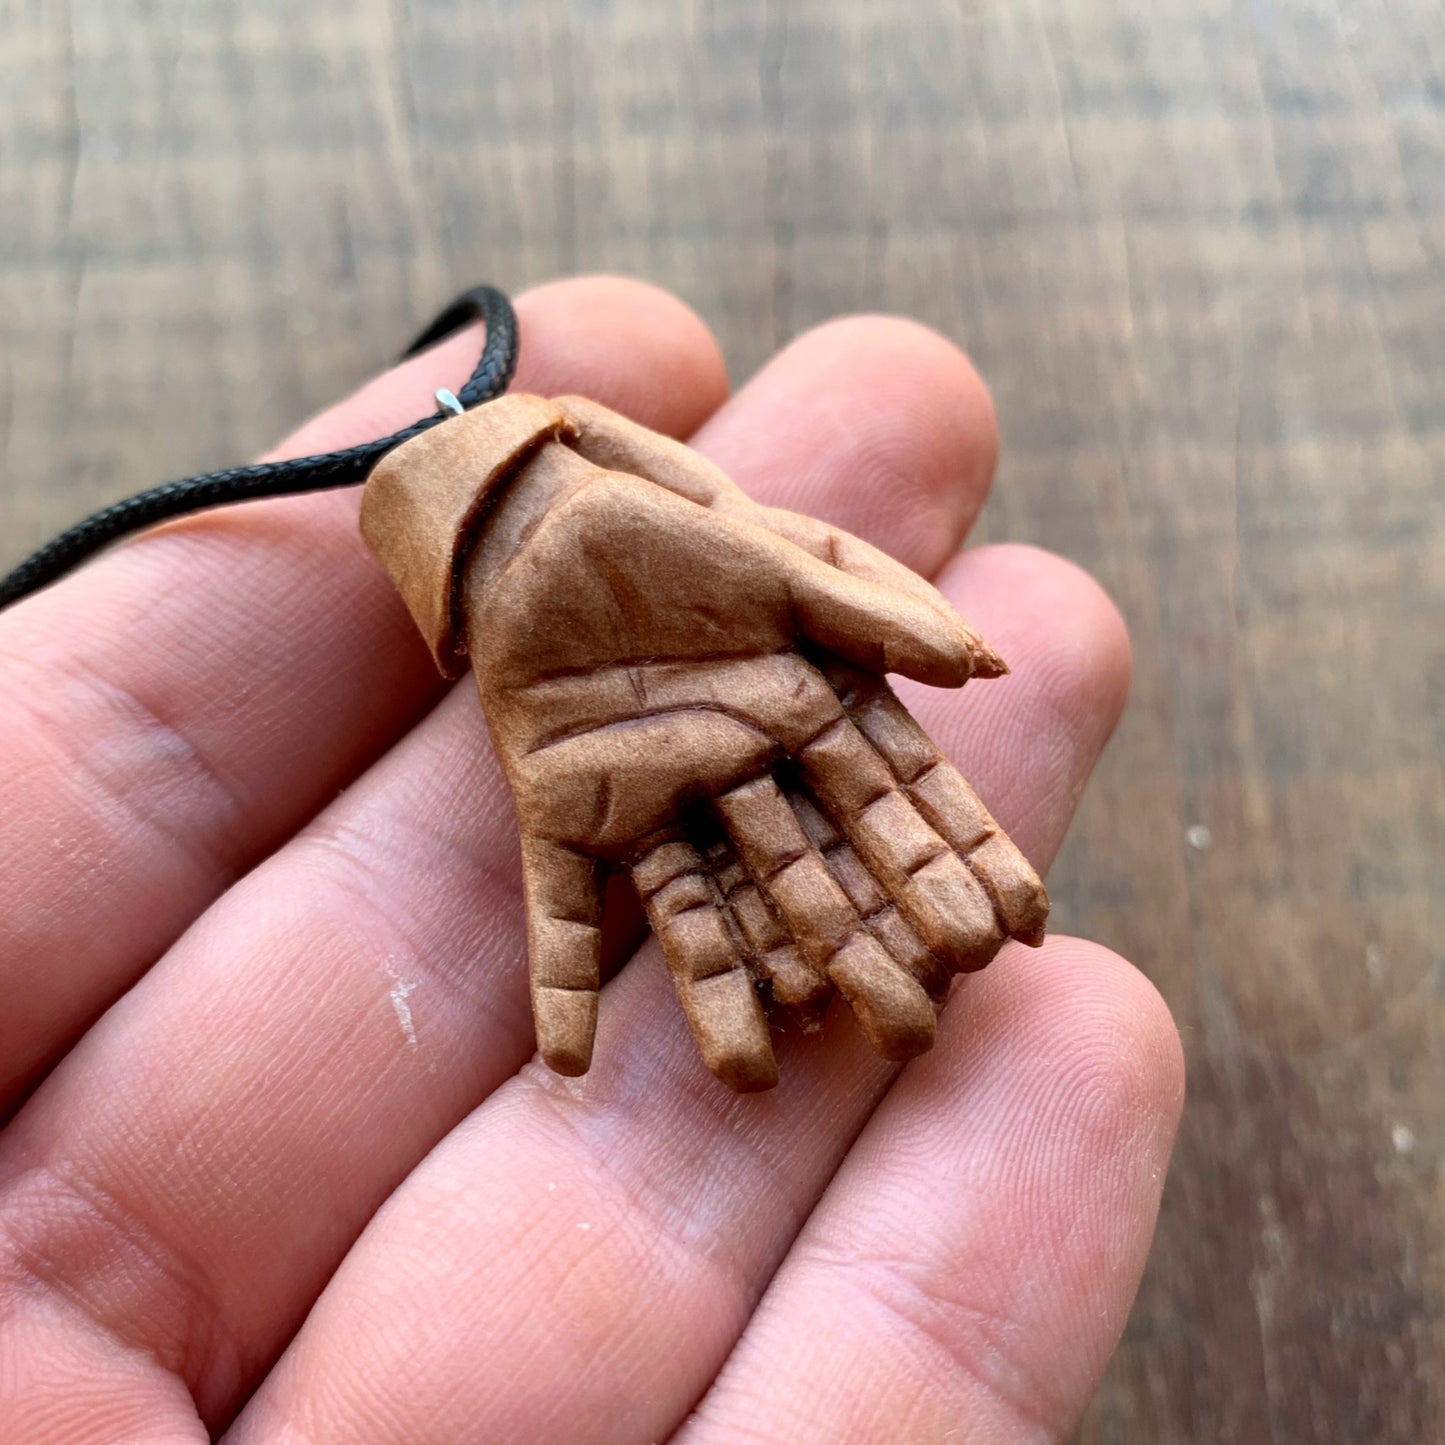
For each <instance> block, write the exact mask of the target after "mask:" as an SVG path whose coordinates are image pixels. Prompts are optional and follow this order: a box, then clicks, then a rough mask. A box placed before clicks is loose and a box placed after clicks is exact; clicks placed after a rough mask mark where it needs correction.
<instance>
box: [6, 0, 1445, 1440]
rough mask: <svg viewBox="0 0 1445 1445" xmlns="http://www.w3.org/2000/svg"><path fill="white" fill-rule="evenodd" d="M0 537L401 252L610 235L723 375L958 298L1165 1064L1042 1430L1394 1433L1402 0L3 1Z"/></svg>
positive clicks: (327, 312)
mask: <svg viewBox="0 0 1445 1445" xmlns="http://www.w3.org/2000/svg"><path fill="white" fill-rule="evenodd" d="M0 33H3V34H4V35H5V43H4V45H3V46H0V258H3V264H0V426H3V439H4V462H3V466H4V485H3V487H0V561H3V562H9V561H13V560H14V559H15V558H17V557H18V556H19V555H20V554H21V552H22V551H23V550H25V549H26V548H27V547H28V546H29V545H31V544H33V543H35V542H37V541H39V540H40V539H42V538H43V537H44V536H46V535H47V534H49V533H50V532H52V531H53V530H55V529H56V528H57V527H59V526H60V525H61V524H63V523H64V522H66V521H68V520H70V519H72V518H73V517H75V516H76V515H78V514H79V513H81V512H82V511H84V510H86V509H89V508H91V507H93V506H95V505H97V504H99V503H100V502H102V501H104V500H107V499H109V498H111V497H114V496H117V495H120V494H122V493H124V492H127V491H131V490H134V489H136V488H138V487H139V486H141V485H144V484H147V483H149V482H151V481H154V480H158V479H160V478H162V477H165V476H168V475H175V474H181V473H185V472H189V471H192V470H195V469H197V468H200V467H203V466H207V465H219V464H221V463H223V462H227V461H231V460H234V459H238V458H241V457H244V456H246V455H248V454H250V453H253V452H255V451H257V450H259V449H260V448H261V447H263V446H264V445H266V444H267V443H268V442H269V441H270V440H272V439H273V438H274V437H275V436H276V435H277V434H278V433H279V432H281V431H282V430H284V429H285V427H287V426H288V425H289V424H291V423H292V422H294V421H295V420H297V419H298V418H300V417H301V416H303V415H305V414H306V413H307V412H308V411H310V410H312V409H314V408H315V407H317V406H319V405H321V404H322V403H324V402H325V401H327V400H329V399H331V398H332V397H333V396H335V395H336V394H338V393H339V392H341V391H343V390H344V389H346V388H347V387H348V386H350V385H352V384H353V383H355V382H357V381H359V380H360V379H361V378H362V377H363V376H364V375H366V374H367V373H368V372H369V371H370V370H371V369H372V368H374V367H375V366H377V365H378V364H380V363H381V362H382V361H383V360H384V359H385V358H386V356H387V355H388V354H390V352H391V351H392V350H393V349H394V348H395V347H396V346H397V344H398V343H399V342H401V341H402V340H404V339H405V337H406V336H407V335H408V334H409V332H410V330H411V329H412V327H413V326H414V325H415V324H416V323H417V322H418V321H420V320H421V319H423V318H424V317H425V316H426V314H427V313H428V311H429V310H430V308H431V307H432V306H433V305H434V304H436V303H437V302H439V301H441V300H443V299H445V298H446V296H447V295H448V294H449V293H450V291H451V290H453V289H455V288H456V287H458V286H460V285H463V284H467V283H470V282H472V281H473V280H476V279H480V278H484V277H485V278H489V279H495V280H498V281H500V282H502V283H503V284H505V285H508V286H510V287H512V288H517V287H520V286H522V285H524V284H526V283H527V282H529V281H531V280H534V279H539V278H542V277H546V276H550V275H553V274H556V273H558V272H564V271H573V270H579V269H602V268H606V269H616V270H622V271H628V272H633V273H637V274H642V275H647V276H651V277H654V278H656V279H657V280H659V281H661V282H663V283H664V284H667V285H670V286H672V287H674V288H675V289H677V290H678V291H679V292H680V293H681V294H682V295H684V296H685V297H686V298H688V299H689V300H690V301H691V302H692V303H693V304H694V305H696V306H697V307H698V308H699V309H700V310H701V311H702V312H703V313H704V314H705V315H706V316H708V317H709V319H710V320H712V321H713V323H714V324H715V325H716V326H717V328H718V330H719V332H720V334H721V335H722V336H723V338H724V340H725V343H726V346H727V349H728V353H729V356H730V358H731V360H732V363H733V365H734V368H735V371H736V372H737V373H738V374H740V375H741V374H745V373H746V372H747V371H748V370H750V369H751V368H753V367H754V366H756V365H757V364H758V363H759V362H760V361H761V360H762V359H763V358H764V357H765V356H766V355H767V354H768V353H769V352H770V351H771V350H772V349H773V348H774V347H775V346H777V345H778V344H779V343H780V342H782V341H784V340H785V339H786V338H787V337H789V336H790V335H793V334H796V332H797V331H799V330H800V329H802V328H804V327H806V326H808V325H810V324H812V323H813V322H815V321H818V320H821V319H823V318H824V317H826V316H829V315H831V314H834V313H836V312H839V311H843V310H849V309H856V308H863V307H866V308H870V309H873V308H886V309H892V310H898V311H904V312H908V313H910V314H913V315H916V316H919V317H922V318H923V319H925V320H927V321H929V322H931V323H932V324H933V325H935V326H938V327H939V328H941V329H942V330H944V331H946V332H948V333H949V334H950V335H953V336H956V337H958V338H960V339H961V340H963V341H965V342H966V344H967V345H968V346H969V347H970V348H971V349H972V351H973V353H974V355H975V356H976V358H977V359H978V361H979V363H980V365H981V367H982V368H983V370H984V371H985V374H986V375H987V376H988V377H989V379H990V380H991V382H992V384H993V386H994V388H995V391H996V394H997V398H998V402H999V409H1000V414H1001V418H1002V423H1003V429H1004V433H1005V439H1006V453H1005V459H1004V464H1003V468H1002V472H1001V476H1000V484H999V490H998V494H997V497H996V499H995V501H994V502H993V503H992V504H991V507H990V511H989V516H988V519H987V523H986V531H987V534H988V535H989V536H992V537H995V538H999V537H1010V538H1018V539H1027V540H1030V541H1035V542H1038V543H1041V544H1043V545H1046V546H1051V547H1054V548H1056V549H1058V550H1059V551H1061V552H1064V553H1066V554H1067V555H1069V556H1071V557H1073V558H1075V559H1077V560H1078V561H1079V562H1081V563H1082V564H1083V565H1085V566H1086V567H1089V568H1090V569H1092V570H1093V571H1094V572H1095V573H1097V574H1098V575H1099V576H1100V577H1101V578H1102V579H1103V580H1104V582H1105V583H1106V584H1107V585H1108V586H1109V587H1110V588H1111V590H1112V591H1113V593H1114V595H1115V596H1116V597H1117V598H1118V600H1119V602H1120V604H1121V606H1122V607H1123V609H1124V611H1125V613H1126V615H1127V616H1128V618H1129V620H1130V623H1131V625H1132V628H1133V631H1134V636H1135V641H1136V648H1137V668H1138V682H1137V686H1136V691H1135V698H1134V703H1133V706H1132V708H1131V711H1130V714H1129V716H1128V718H1127V720H1126V722H1125V724H1124V726H1123V728H1122V730H1121V733H1120V736H1119V737H1118V739H1117V740H1116V742H1115V744H1114V746H1113V748H1112V750H1111V752H1110V753H1109V755H1108V757H1107V758H1106V760H1105V762H1104V765H1103V767H1102V769H1101V771H1100V776H1099V778H1098V781H1097V784H1096V786H1095V787H1094V789H1093V791H1092V793H1091V794H1090V795H1089V797H1088V799H1087V800H1086V802H1085V804H1084V808H1083V811H1082V814H1081V816H1080V819H1079V823H1078V826H1077V828H1076V829H1075V832H1074V835H1073V837H1072V840H1071V842H1070V843H1069V845H1068V847H1067V849H1066V851H1065V854H1064V856H1063V857H1062V858H1061V860H1060V863H1059V865H1058V869H1057V871H1056V874H1055V877H1054V880H1053V890H1054V892H1055V894H1056V896H1057V897H1058V899H1059V914H1058V916H1059V923H1060V926H1061V927H1065V928H1069V929H1072V930H1076V931H1079V932H1083V933H1087V934H1089V935H1091V936H1094V937H1096V938H1099V939H1101V940H1102V941H1104V942H1107V943H1109V944H1111V945H1112V946H1114V947H1115V948H1117V949H1119V950H1120V951H1121V952H1123V953H1125V954H1127V955H1128V956H1130V957H1131V958H1133V959H1134V960H1135V961H1136V962H1137V963H1138V964H1139V966H1140V967H1141V968H1143V969H1144V970H1145V971H1146V972H1147V973H1148V974H1149V975H1150V976H1151V977H1152V978H1154V979H1155V980H1156V982H1157V983H1158V984H1159V986H1160V988H1161V989H1162V990H1163V991H1164V993H1165V995H1166V996H1167V997H1168V999H1169V1001H1170V1003H1171V1005H1172V1006H1173V1008H1174V1010H1175V1013H1176V1016H1177V1018H1178V1020H1179V1023H1180V1026H1181V1028H1182V1030H1183V1033H1184V1038H1185V1042H1186V1047H1187V1050H1188V1053H1189V1060H1190V1073H1191V1093H1190V1103H1189V1107H1188V1112H1187V1115H1186V1120H1185V1125H1184V1131H1183V1136H1182V1139H1181V1143H1180V1148H1179V1153H1178V1157H1177V1161H1176V1164H1175V1167H1174V1171H1173V1175H1172V1178H1171V1182H1170V1186H1169V1189H1168V1193H1167V1195H1166V1200H1165V1206H1164V1212H1163V1218H1162V1222H1161V1226H1160V1233H1159V1239H1158V1243H1157V1246H1156V1249H1155V1252H1154V1257H1153V1262H1152V1264H1151V1267H1150V1270H1149V1274H1148V1277H1147V1279H1146V1281H1145V1284H1144V1288H1143V1291H1142V1293H1141V1295H1140V1299H1139V1303H1138V1306H1137V1308H1136V1310H1135V1312H1134V1316H1133V1319H1132V1322H1131V1324H1130V1327H1129V1331H1128V1334H1127V1336H1126V1339H1125V1342H1124V1345H1123V1347H1122V1349H1121V1351H1120V1354H1119V1357H1118V1359H1117V1360H1116V1362H1115V1365H1114V1367H1113V1369H1112V1371H1111V1372H1110V1374H1109V1377H1108V1379H1107V1381H1106V1383H1105V1385H1104V1387H1103V1389H1102V1390H1101V1392H1100V1395H1099V1397H1098V1399H1097V1401H1096V1402H1095V1405H1094V1407H1093V1408H1092V1410H1091V1411H1090V1413H1089V1415H1088V1417H1087V1419H1086V1420H1085V1422H1084V1424H1083V1426H1082V1428H1081V1431H1080V1439H1081V1440H1083V1441H1086V1442H1089V1445H1095V1442H1098V1445H1102V1442H1106V1441H1128V1442H1135V1441H1161V1442H1192V1441H1197V1440H1206V1439H1207V1440H1213V1441H1220V1442H1226V1441H1233V1442H1249V1445H1252V1442H1256V1441H1274V1442H1286V1441H1290V1442H1292V1441H1297V1440H1306V1439H1308V1440H1315V1441H1327V1442H1334V1441H1338V1442H1350V1445H1354V1442H1358V1441H1363V1440H1371V1441H1390V1442H1401V1445H1404V1442H1411V1445H1413V1442H1418V1441H1424V1440H1428V1439H1433V1438H1440V1437H1441V1436H1442V1435H1445V1399H1442V1392H1445V1385H1442V1377H1441V1372H1440V1370H1439V1361H1440V1359H1441V1358H1442V1357H1445V1323H1442V1316H1445V1210H1442V1202H1445V1201H1442V1183H1441V1180H1442V1174H1441V1169H1440V1161H1441V1151H1442V1148H1445V1107H1442V1103H1441V1101H1442V1099H1445V1046H1442V1036H1445V1028H1442V1026H1445V1005H1442V992H1445V991H1442V985H1441V979H1442V959H1441V955H1440V947H1439V944H1438V942H1437V940H1438V938H1439V936H1440V927H1441V923H1442V919H1441V905H1440V899H1441V896H1442V892H1445V889H1442V887H1441V884H1442V878H1441V858H1442V846H1441V845H1442V839H1441V817H1442V811H1445V809H1442V804H1445V796H1442V794H1445V789H1442V771H1441V754H1442V747H1441V744H1442V726H1441V718H1442V716H1445V659H1442V649H1441V640H1440V639H1441V636H1442V626H1441V618H1442V616H1445V609H1442V601H1445V597H1442V594H1445V500H1442V498H1445V487H1442V473H1445V276H1442V260H1441V258H1442V254H1445V114H1442V107H1445V13H1442V10H1441V7H1440V6H1439V4H1438V3H1433V0H1393V3H1392V4H1391V5H1390V6H1389V7H1385V6H1382V5H1379V4H1368V5H1367V4H1363V3H1346V0H1316V3H1309V4H1306V3H1286V0H1251V3H1243V0H1241V3H1224V0H1202V3H1198V0H1195V3H1188V0H1159V3H1154V4H1151V5H1149V6H1137V5H1133V4H1128V3H1125V0H1058V3H1055V4H1048V5H1035V4H1023V3H1013V4H1007V3H1002V0H1000V3H997V4H994V3H984V4H979V5H976V6H970V5H964V6H959V5H957V4H952V3H949V4H945V3H943V0H912V3H910V4H909V5H908V6H880V5H876V4H873V3H870V0H846V3H824V0H800V3H793V4H783V3H777V0H774V3H771V4H769V3H763V0H740V3H736V4H726V5H724V4H721V3H716V0H713V3H698V4H695V5H693V6H692V7H686V8H685V7H677V6H661V5H650V4H647V3H645V0H615V3H611V4H594V5H589V6H585V7H575V6H568V5H562V4H533V5H526V6H523V5H508V4H500V3H498V4H492V5H471V6H455V5H452V4H443V3H441V0H398V3H395V4H385V3H382V0H359V3H352V4H345V5H343V4H340V3H338V0H319V3H316V4H312V5H309V6H305V7H300V6H295V5H292V4H288V3H284V0H257V3H250V4H241V3H237V0H231V3H225V0H215V3H211V4H207V5H205V6H195V5H187V4H184V3H182V0H153V3H148V4H140V3H137V0H129V3H121V0H70V3H69V4H63V3H40V0H0Z"/></svg>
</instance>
